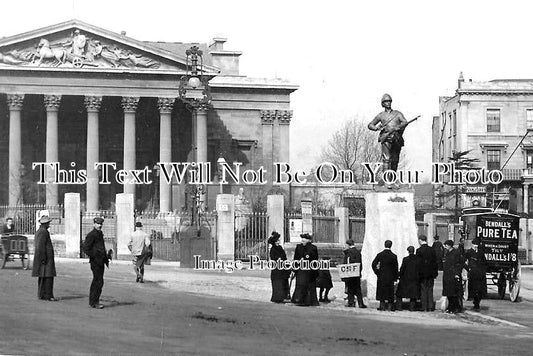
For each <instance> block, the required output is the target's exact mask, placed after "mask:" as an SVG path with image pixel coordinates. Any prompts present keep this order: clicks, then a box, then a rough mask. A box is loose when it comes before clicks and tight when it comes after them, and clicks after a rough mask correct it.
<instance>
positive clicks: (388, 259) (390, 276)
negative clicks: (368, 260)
mask: <svg viewBox="0 0 533 356" xmlns="http://www.w3.org/2000/svg"><path fill="white" fill-rule="evenodd" d="M372 270H374V273H375V274H376V275H377V277H378V283H377V288H376V299H377V300H379V301H384V300H388V301H393V300H394V282H395V281H396V280H397V279H398V258H397V257H396V255H395V254H394V253H393V252H392V251H391V250H389V249H385V250H383V251H381V252H380V253H378V254H377V256H376V258H374V261H373V262H372Z"/></svg>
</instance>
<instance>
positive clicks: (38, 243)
mask: <svg viewBox="0 0 533 356" xmlns="http://www.w3.org/2000/svg"><path fill="white" fill-rule="evenodd" d="M51 221H52V219H50V218H49V217H48V216H46V215H44V216H41V218H40V219H39V223H40V224H41V226H40V227H39V230H37V232H36V233H35V240H34V244H35V254H34V256H33V270H32V274H31V275H32V276H33V277H39V279H38V289H37V297H38V298H39V299H44V300H49V301H51V302H54V301H57V299H55V298H54V277H55V276H56V264H55V261H54V246H53V245H52V240H51V239H50V233H49V232H48V228H49V227H50V222H51Z"/></svg>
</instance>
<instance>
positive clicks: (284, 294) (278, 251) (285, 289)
mask: <svg viewBox="0 0 533 356" xmlns="http://www.w3.org/2000/svg"><path fill="white" fill-rule="evenodd" d="M280 237H281V236H280V234H279V233H278V232H276V231H272V235H271V236H270V238H269V239H268V243H269V244H270V245H272V247H270V260H272V261H280V263H281V261H286V260H287V254H286V253H285V250H284V249H283V246H281V242H280ZM289 275H290V271H289V270H285V269H283V268H275V269H272V270H271V271H270V281H271V283H272V297H271V298H270V301H271V302H274V303H283V302H284V301H285V300H286V299H289V298H290V290H289Z"/></svg>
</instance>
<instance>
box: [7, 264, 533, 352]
mask: <svg viewBox="0 0 533 356" xmlns="http://www.w3.org/2000/svg"><path fill="white" fill-rule="evenodd" d="M56 266H57V271H58V277H57V278H56V279H55V286H54V288H55V289H54V290H55V296H56V297H58V298H59V299H60V301H59V302H57V303H51V302H44V301H39V300H37V299H36V297H35V293H36V279H35V278H32V277H31V271H25V270H22V269H20V268H19V264H17V263H16V262H10V263H8V264H7V268H6V269H5V270H1V271H0V315H2V317H1V318H0V330H2V333H0V354H23V355H34V354H35V355H67V354H68V355H70V354H72V355H80V354H83V355H85V354H91V355H95V354H96V355H100V354H102V355H108V354H112V355H114V354H128V355H129V354H135V355H148V354H149V355H153V354H164V355H167V354H172V355H271V354H273V353H274V354H284V355H304V354H305V355H324V354H335V355H351V354H358V355H410V356H412V355H424V354H425V355H449V354H454V355H500V354H503V353H508V354H512V355H528V354H530V345H531V342H532V341H533V315H532V314H533V313H531V309H532V308H533V302H532V301H533V298H531V293H532V291H531V287H532V284H533V270H532V269H531V268H525V269H524V271H523V275H524V282H523V286H524V289H523V291H524V295H523V297H522V299H521V301H520V302H519V303H511V302H510V301H509V300H503V301H502V300H499V299H498V298H497V297H496V293H495V291H494V290H491V292H490V295H489V299H487V300H483V301H482V310H481V312H479V313H474V312H472V311H469V310H467V312H466V313H463V314H459V315H450V314H446V313H442V312H440V311H435V312H431V313H421V312H409V311H402V312H395V313H392V312H380V311H377V310H376V306H377V305H376V303H375V302H373V301H369V303H368V304H369V308H368V309H359V308H345V307H344V300H343V298H344V283H342V282H341V281H340V280H339V278H338V275H337V273H336V272H335V271H332V276H333V284H334V288H333V289H332V291H331V292H330V297H332V298H331V299H334V300H333V302H332V303H329V304H321V306H319V307H316V308H301V307H297V306H294V305H292V304H290V303H289V304H281V305H280V304H275V303H271V302H270V294H271V286H270V278H269V271H266V270H257V269H253V270H250V269H243V270H238V271H235V272H233V273H226V272H224V271H199V270H193V269H187V268H179V263H177V262H166V261H153V262H152V264H151V265H150V266H146V272H145V281H146V283H144V284H140V283H135V273H134V271H133V268H132V265H131V262H130V261H125V260H119V261H112V262H111V265H110V268H109V269H106V271H105V277H104V278H105V285H104V290H103V294H102V298H101V302H102V303H103V304H104V305H105V306H106V308H105V309H103V310H95V309H91V308H88V306H87V304H88V299H87V294H88V286H89V284H90V281H91V274H90V268H89V265H88V261H87V260H86V259H66V258H56ZM440 290H441V282H440V279H437V282H436V286H435V297H436V299H438V297H439V296H440ZM467 304H469V305H468V306H467V307H468V309H470V304H471V302H467ZM473 341H475V342H473Z"/></svg>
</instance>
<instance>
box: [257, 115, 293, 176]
mask: <svg viewBox="0 0 533 356" xmlns="http://www.w3.org/2000/svg"><path fill="white" fill-rule="evenodd" d="M291 118H292V110H262V111H261V124H262V136H263V160H264V163H263V165H264V166H265V169H266V170H267V177H266V180H267V181H268V182H272V181H273V177H272V171H273V167H266V165H265V163H266V162H268V161H270V162H272V163H274V162H287V163H289V158H290V157H289V128H290V126H289V125H290V122H291Z"/></svg>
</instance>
